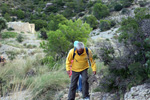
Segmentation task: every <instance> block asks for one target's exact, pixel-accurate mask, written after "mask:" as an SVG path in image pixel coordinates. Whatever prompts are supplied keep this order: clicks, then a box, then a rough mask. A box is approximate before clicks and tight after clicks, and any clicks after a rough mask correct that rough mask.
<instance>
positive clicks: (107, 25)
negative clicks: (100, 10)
mask: <svg viewBox="0 0 150 100" xmlns="http://www.w3.org/2000/svg"><path fill="white" fill-rule="evenodd" d="M99 27H100V29H101V31H106V30H109V29H110V28H111V22H110V21H109V20H100V26H99Z"/></svg>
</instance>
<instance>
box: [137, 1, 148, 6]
mask: <svg viewBox="0 0 150 100" xmlns="http://www.w3.org/2000/svg"><path fill="white" fill-rule="evenodd" d="M146 4H147V2H145V1H139V5H140V7H145V6H146Z"/></svg>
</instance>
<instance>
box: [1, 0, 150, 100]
mask: <svg viewBox="0 0 150 100" xmlns="http://www.w3.org/2000/svg"><path fill="white" fill-rule="evenodd" d="M97 9H98V10H97ZM99 12H101V13H99ZM139 12H140V13H139ZM141 12H146V13H142V14H141ZM149 13H150V0H7V1H6V0H1V1H0V16H1V17H4V18H5V19H6V20H7V22H9V23H13V22H14V23H21V24H22V23H25V22H27V23H28V22H29V23H33V24H35V30H36V32H33V33H32V32H28V31H26V30H28V29H29V27H25V26H26V25H23V26H24V27H23V28H24V29H25V31H24V30H23V29H22V30H21V29H20V30H14V29H13V27H12V25H8V26H9V27H8V28H7V29H5V30H3V31H2V32H1V37H0V55H3V56H4V57H5V58H6V60H7V61H8V64H6V66H5V68H4V69H3V70H2V71H0V75H1V76H0V79H2V80H5V81H6V83H7V84H6V85H4V87H3V89H4V90H6V92H5V93H4V96H3V97H1V98H0V99H2V100H9V98H11V99H12V98H14V99H13V100H26V99H28V100H30V99H31V98H33V100H67V95H68V87H69V82H70V79H69V78H68V76H67V75H66V73H65V60H64V58H61V59H60V56H59V55H60V54H62V52H63V54H65V53H64V52H66V51H67V49H66V48H68V47H69V46H70V44H72V41H71V42H70V41H67V40H63V39H68V40H69V39H70V38H72V35H70V37H69V38H68V37H67V35H68V34H69V32H70V33H73V32H72V31H68V30H69V28H70V27H69V25H70V26H71V25H76V21H75V20H76V19H81V20H82V21H81V22H83V23H84V25H85V26H86V25H87V24H85V22H86V23H88V25H87V27H88V26H89V27H88V28H89V30H90V34H89V33H88V36H90V38H88V39H87V41H88V42H87V46H88V47H89V48H90V49H92V51H93V52H94V54H96V57H95V59H96V63H97V66H98V67H97V68H98V71H97V75H96V81H95V82H93V83H92V84H90V95H91V100H150V89H149V83H146V81H147V80H148V79H149V78H150V73H149V72H150V71H149V70H150V69H148V68H149V66H150V63H149V61H150V60H149V59H150V56H149V54H150V53H149V37H150V36H149V31H147V30H149V26H150V24H149V23H150V21H149ZM144 14H146V17H145V15H144ZM137 15H140V16H137ZM141 15H143V16H144V17H143V16H142V17H141ZM135 16H136V17H135ZM128 17H130V18H128ZM132 18H133V19H132ZM138 18H141V19H142V18H144V19H142V20H141V19H140V20H139V19H138ZM70 19H71V20H73V21H72V22H71V21H70V23H71V24H68V23H69V21H68V20H70ZM125 19H126V20H125ZM15 21H17V22H15ZM18 21H21V22H18ZM140 21H141V22H140ZM67 22H68V23H67ZM78 22H79V21H78ZM66 23H67V24H66ZM74 23H75V24H74ZM143 23H144V24H143ZM21 24H18V25H15V26H14V27H19V26H21ZM79 24H80V23H79ZM65 25H66V26H65ZM67 25H68V26H67ZM134 25H135V26H134ZM144 25H145V26H144ZM33 26H34V25H33ZM60 26H61V29H60ZM63 26H64V27H63ZM77 26H78V25H77ZM137 26H138V28H137ZM66 27H67V28H68V30H65V28H66ZM74 27H75V26H74ZM74 27H73V28H74ZM90 27H91V29H90ZM145 27H146V28H145ZM32 28H33V27H32ZM73 28H72V29H73ZM75 28H76V27H75ZM79 28H80V27H77V29H78V30H79ZM139 28H140V29H142V30H138V29H139ZM63 29H64V30H65V31H67V32H68V33H67V35H66V34H65V32H64V31H63V32H64V33H63V32H61V31H60V30H63ZM81 29H82V28H81ZM134 29H137V30H134ZM78 30H76V31H77V32H78V33H80V32H79V31H78ZM83 30H84V29H83ZM83 30H81V31H83ZM89 30H88V31H89ZM145 30H146V31H145ZM33 31H34V30H33ZM84 31H85V30H84ZM84 31H83V32H84ZM55 33H59V35H58V36H57V34H55ZM61 33H62V34H61ZM136 33H137V34H136ZM138 33H139V34H140V33H143V34H144V35H143V34H142V35H141V34H140V35H139V34H138ZM64 34H65V35H66V37H65V35H64ZM76 34H77V33H75V34H74V35H76ZM81 34H83V33H81ZM120 34H121V35H120ZM85 35H87V34H85ZM48 37H50V38H48ZM56 37H58V38H56ZM61 37H63V39H62V38H61ZM75 38H76V37H75ZM82 38H83V37H82ZM77 39H80V38H77ZM118 40H119V41H118ZM43 41H44V43H45V41H46V42H48V43H51V44H50V47H48V48H47V46H45V45H44V46H45V48H46V49H45V48H44V47H42V48H41V47H40V45H42V43H43ZM55 41H58V42H55ZM120 41H121V43H120ZM63 42H64V43H63ZM61 43H62V44H61ZM67 43H68V44H67ZM144 43H145V44H144ZM60 44H61V45H60ZM52 45H54V46H57V47H59V46H60V47H59V48H57V47H52ZM48 46H49V45H48ZM63 46H64V47H65V50H66V51H61V49H62V48H63ZM100 48H101V49H100ZM58 49H60V51H59V50H58ZM63 49H64V48H63ZM43 50H45V51H46V52H43ZM52 50H56V51H52ZM140 51H142V52H140ZM56 52H57V53H58V54H56ZM67 52H68V51H67ZM46 55H48V56H46ZM43 58H45V59H43ZM58 59H59V60H58ZM12 61H13V62H14V63H12ZM17 62H19V63H17ZM11 63H12V64H11ZM0 68H1V66H0ZM113 68H114V69H113ZM9 73H11V75H10V74H9ZM18 73H19V74H18ZM10 80H11V81H10ZM18 84H19V85H18ZM20 84H21V85H22V88H21V89H20ZM139 84H141V85H139ZM12 85H13V86H14V87H15V86H19V87H18V88H19V89H20V90H19V91H18V90H17V89H15V88H12ZM133 86H134V87H133ZM30 92H31V94H29V93H30ZM0 93H1V90H0ZM18 95H19V96H18ZM1 96H2V95H1ZM76 100H82V94H81V93H80V92H78V93H77V94H76Z"/></svg>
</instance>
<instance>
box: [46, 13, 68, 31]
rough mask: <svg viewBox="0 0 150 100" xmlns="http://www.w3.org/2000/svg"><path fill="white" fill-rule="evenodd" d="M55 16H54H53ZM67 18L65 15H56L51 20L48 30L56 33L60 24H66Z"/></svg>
mask: <svg viewBox="0 0 150 100" xmlns="http://www.w3.org/2000/svg"><path fill="white" fill-rule="evenodd" d="M52 16H53V15H52ZM66 20H67V19H66V18H65V17H64V16H63V15H59V14H58V15H56V16H54V17H52V18H51V21H50V22H49V23H48V30H53V31H56V30H57V29H58V25H59V24H65V22H66Z"/></svg>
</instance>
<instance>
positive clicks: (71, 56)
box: [66, 49, 73, 71]
mask: <svg viewBox="0 0 150 100" xmlns="http://www.w3.org/2000/svg"><path fill="white" fill-rule="evenodd" d="M71 60H73V49H71V50H70V51H69V53H68V56H67V58H66V71H69V70H70V65H71Z"/></svg>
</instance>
